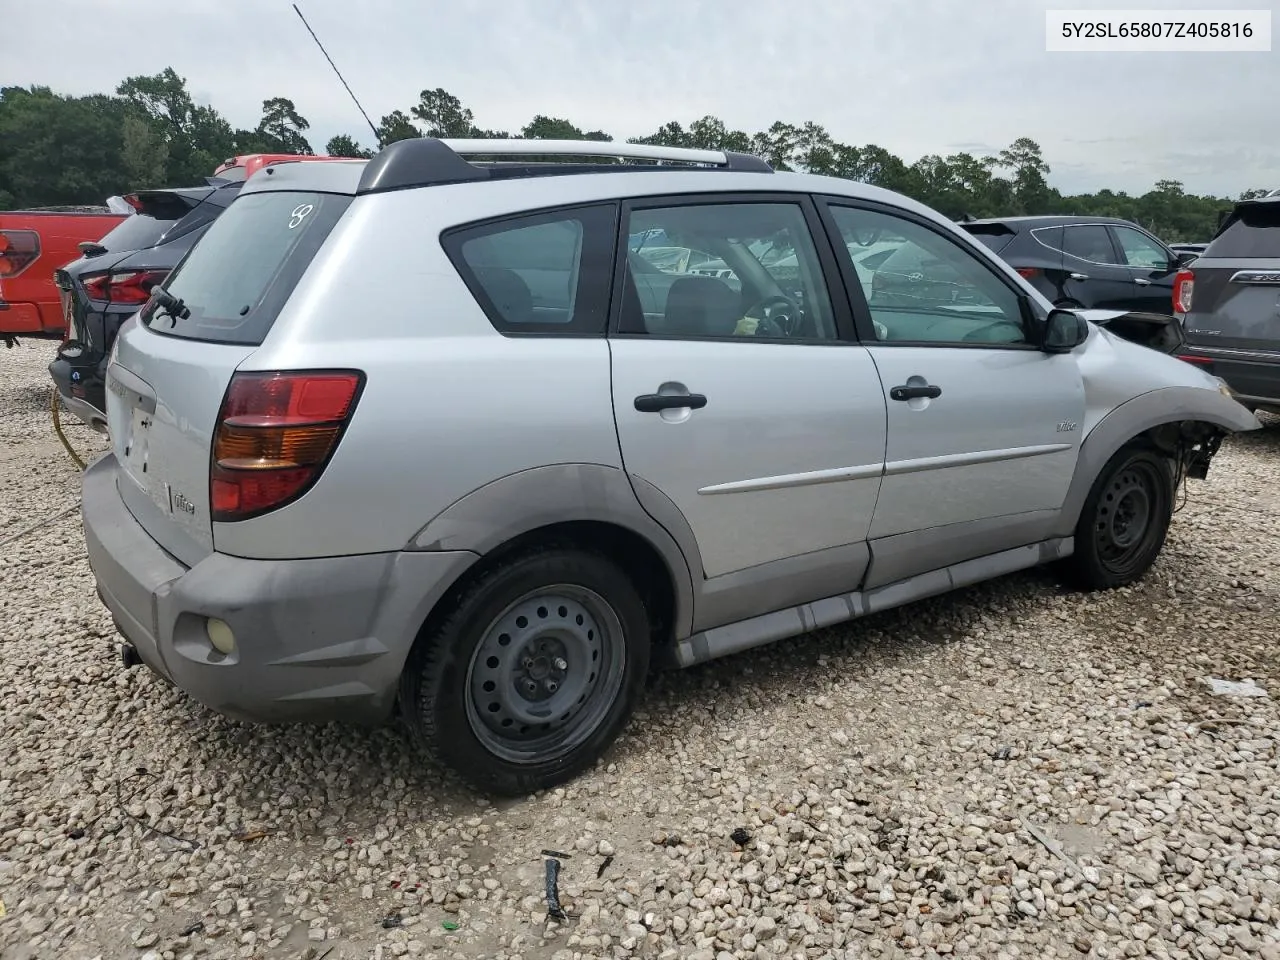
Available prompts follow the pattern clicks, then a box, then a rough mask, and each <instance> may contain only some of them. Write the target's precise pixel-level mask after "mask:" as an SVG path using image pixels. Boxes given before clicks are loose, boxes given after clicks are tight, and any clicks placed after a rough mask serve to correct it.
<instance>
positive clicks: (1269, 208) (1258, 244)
mask: <svg viewBox="0 0 1280 960" xmlns="http://www.w3.org/2000/svg"><path fill="white" fill-rule="evenodd" d="M1201 256H1203V257H1205V258H1209V257H1228V258H1233V257H1280V203H1254V204H1249V205H1247V206H1243V207H1239V208H1237V209H1236V210H1235V211H1234V212H1233V213H1232V214H1231V216H1229V217H1228V218H1227V220H1226V223H1224V224H1223V226H1222V229H1221V230H1220V231H1218V235H1217V236H1216V237H1214V238H1213V242H1212V243H1210V244H1209V246H1208V248H1207V249H1206V250H1205V251H1204V253H1203V254H1201Z"/></svg>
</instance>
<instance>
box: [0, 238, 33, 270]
mask: <svg viewBox="0 0 1280 960" xmlns="http://www.w3.org/2000/svg"><path fill="white" fill-rule="evenodd" d="M39 256H40V234H38V233H36V232H35V231H34V230H0V279H5V280H8V279H11V278H13V277H16V276H17V275H18V274H20V273H21V272H22V271H23V270H25V269H27V267H29V266H31V264H33V263H35V262H36V260H37V259H38V258H39Z"/></svg>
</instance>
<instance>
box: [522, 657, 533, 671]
mask: <svg viewBox="0 0 1280 960" xmlns="http://www.w3.org/2000/svg"><path fill="white" fill-rule="evenodd" d="M524 668H525V669H526V670H532V669H533V659H532V658H531V657H525V658H524Z"/></svg>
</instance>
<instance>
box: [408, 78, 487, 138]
mask: <svg viewBox="0 0 1280 960" xmlns="http://www.w3.org/2000/svg"><path fill="white" fill-rule="evenodd" d="M418 97H419V98H418V102H417V104H415V105H414V106H413V108H412V109H410V111H409V112H410V113H411V114H413V115H414V116H415V117H417V118H418V119H419V120H421V121H422V123H423V126H424V127H425V128H426V136H428V137H451V138H465V137H474V136H475V135H476V125H475V116H474V114H472V112H471V111H470V110H468V109H467V108H466V107H464V106H463V105H462V101H461V100H459V99H458V98H457V97H455V96H454V95H453V94H452V93H449V92H448V91H447V90H444V89H442V88H440V87H437V88H436V89H435V90H423V91H422V93H421V94H419V95H418Z"/></svg>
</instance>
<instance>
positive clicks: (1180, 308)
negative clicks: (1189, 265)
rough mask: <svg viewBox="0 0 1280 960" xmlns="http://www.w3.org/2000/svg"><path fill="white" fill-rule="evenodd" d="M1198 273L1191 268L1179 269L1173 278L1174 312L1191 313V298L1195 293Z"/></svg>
mask: <svg viewBox="0 0 1280 960" xmlns="http://www.w3.org/2000/svg"><path fill="white" fill-rule="evenodd" d="M1195 288H1196V275H1195V272H1194V271H1191V270H1186V269H1183V270H1179V271H1178V272H1177V274H1176V275H1175V276H1174V278H1173V312H1174V313H1190V312H1191V298H1192V295H1193V294H1194V293H1195Z"/></svg>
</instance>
